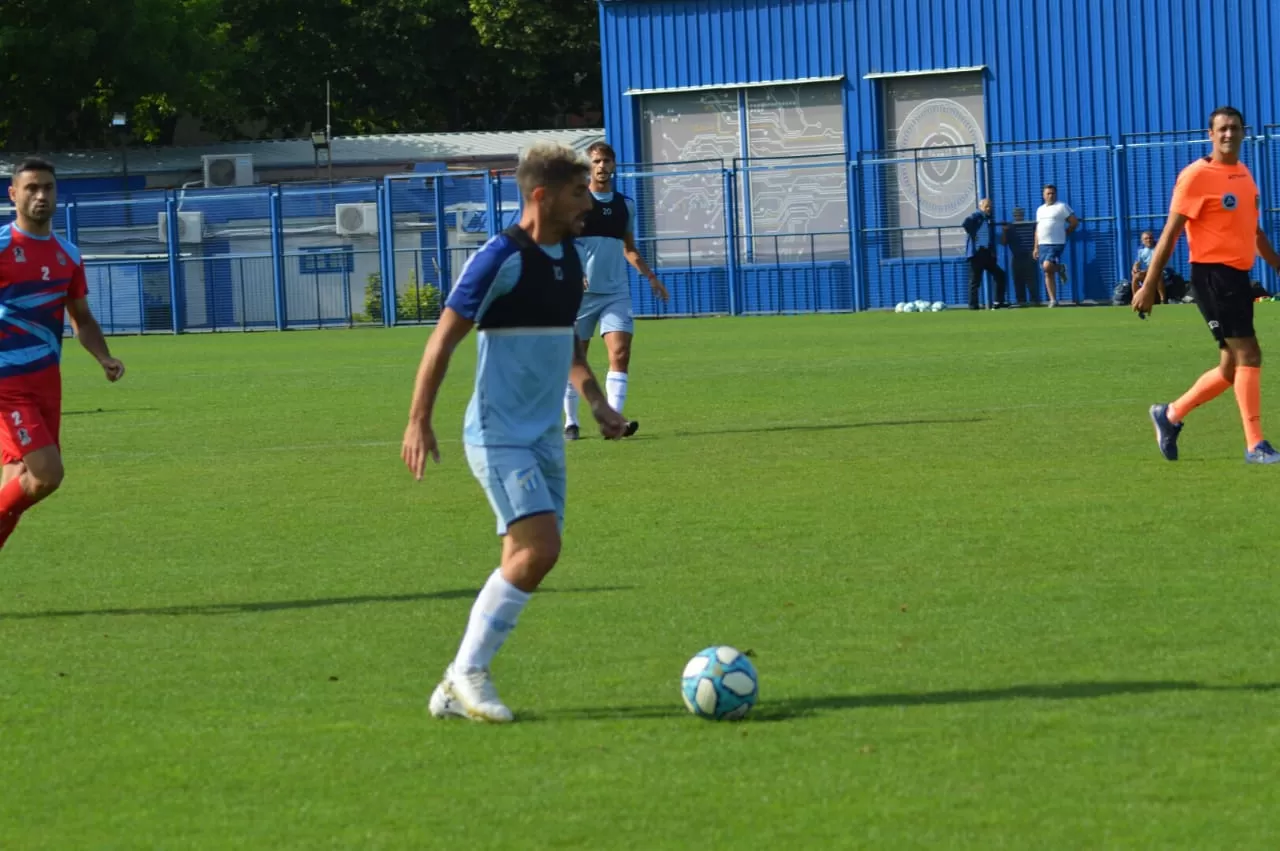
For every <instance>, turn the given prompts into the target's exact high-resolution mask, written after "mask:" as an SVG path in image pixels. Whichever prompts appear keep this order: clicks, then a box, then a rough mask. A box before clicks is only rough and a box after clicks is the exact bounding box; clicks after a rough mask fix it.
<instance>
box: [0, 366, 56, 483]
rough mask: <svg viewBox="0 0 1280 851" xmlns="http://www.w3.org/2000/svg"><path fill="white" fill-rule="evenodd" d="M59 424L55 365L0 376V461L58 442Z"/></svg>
mask: <svg viewBox="0 0 1280 851" xmlns="http://www.w3.org/2000/svg"><path fill="white" fill-rule="evenodd" d="M61 426H62V376H61V374H60V373H59V371H58V369H57V367H50V368H49V369H42V370H41V371H40V372H35V373H32V374H31V375H23V376H20V377H18V378H5V379H0V461H2V462H3V463H5V464H14V463H17V462H18V461H21V460H22V459H23V457H24V456H26V455H28V454H29V453H32V452H35V451H36V450H37V449H44V448H45V447H46V446H58V445H59V443H58V430H59V429H60V428H61Z"/></svg>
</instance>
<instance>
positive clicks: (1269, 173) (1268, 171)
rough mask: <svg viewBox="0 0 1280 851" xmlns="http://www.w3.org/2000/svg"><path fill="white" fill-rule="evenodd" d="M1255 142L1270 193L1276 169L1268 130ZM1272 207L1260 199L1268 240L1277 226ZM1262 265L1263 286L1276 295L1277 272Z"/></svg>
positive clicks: (1262, 174)
mask: <svg viewBox="0 0 1280 851" xmlns="http://www.w3.org/2000/svg"><path fill="white" fill-rule="evenodd" d="M1254 142H1255V143H1256V144H1257V146H1258V176H1259V177H1260V178H1261V181H1262V186H1263V187H1265V191H1267V192H1269V191H1270V188H1271V181H1272V180H1273V179H1274V177H1275V169H1274V168H1273V167H1272V165H1271V157H1270V155H1269V154H1268V153H1267V144H1268V140H1267V136H1266V128H1263V132H1262V134H1261V135H1259V136H1255V137H1254ZM1270 206H1271V205H1270V204H1268V203H1267V198H1266V195H1262V196H1261V197H1260V198H1258V216H1259V217H1260V218H1261V219H1262V230H1263V232H1264V233H1266V234H1267V238H1268V239H1270V238H1271V230H1272V227H1273V226H1274V224H1275V223H1274V222H1273V221H1272V218H1274V217H1273V216H1270V215H1267V209H1268V208H1269V207H1270ZM1273 244H1274V243H1273ZM1262 265H1263V266H1264V267H1265V268H1264V270H1263V273H1262V276H1263V280H1264V284H1263V286H1265V287H1266V288H1267V292H1269V293H1271V294H1272V295H1275V293H1276V273H1275V270H1274V269H1272V268H1271V267H1270V266H1269V265H1268V264H1266V263H1263V264H1262Z"/></svg>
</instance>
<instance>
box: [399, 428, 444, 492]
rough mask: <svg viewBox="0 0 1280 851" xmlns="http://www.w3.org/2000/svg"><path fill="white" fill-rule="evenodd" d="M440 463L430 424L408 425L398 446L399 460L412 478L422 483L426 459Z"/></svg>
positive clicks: (438, 448)
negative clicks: (429, 458) (402, 440)
mask: <svg viewBox="0 0 1280 851" xmlns="http://www.w3.org/2000/svg"><path fill="white" fill-rule="evenodd" d="M428 456H430V457H431V460H432V461H434V462H436V463H437V464H439V463H440V447H439V446H437V445H436V435H435V432H433V431H432V430H431V424H430V423H414V422H411V423H409V425H408V427H406V428H405V430H404V442H403V443H402V444H401V445H400V458H401V459H402V460H403V461H404V464H405V466H406V467H408V468H409V472H410V473H413V478H414V479H415V480H417V481H419V482H420V481H422V473H423V471H425V470H426V468H427V457H428Z"/></svg>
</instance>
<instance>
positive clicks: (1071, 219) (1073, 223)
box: [1067, 215, 1080, 233]
mask: <svg viewBox="0 0 1280 851" xmlns="http://www.w3.org/2000/svg"><path fill="white" fill-rule="evenodd" d="M1078 227H1080V220H1079V219H1077V218H1076V217H1075V215H1070V216H1067V233H1075V231H1076V228H1078Z"/></svg>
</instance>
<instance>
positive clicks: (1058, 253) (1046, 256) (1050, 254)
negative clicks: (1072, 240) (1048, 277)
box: [1040, 242, 1066, 265]
mask: <svg viewBox="0 0 1280 851" xmlns="http://www.w3.org/2000/svg"><path fill="white" fill-rule="evenodd" d="M1064 248H1066V246H1065V245H1050V244H1049V243H1047V242H1046V243H1044V244H1043V245H1041V246H1040V264H1041V265H1044V264H1045V263H1053V264H1054V265H1061V263H1062V251H1063V249H1064Z"/></svg>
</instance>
